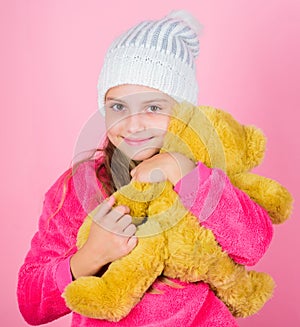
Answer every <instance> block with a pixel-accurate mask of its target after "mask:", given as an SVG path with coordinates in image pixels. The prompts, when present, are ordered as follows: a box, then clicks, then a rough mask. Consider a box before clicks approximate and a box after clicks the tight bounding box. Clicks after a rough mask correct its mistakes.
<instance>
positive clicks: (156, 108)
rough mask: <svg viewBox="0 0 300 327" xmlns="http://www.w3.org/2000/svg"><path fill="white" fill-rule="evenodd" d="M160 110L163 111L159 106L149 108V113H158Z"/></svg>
mask: <svg viewBox="0 0 300 327" xmlns="http://www.w3.org/2000/svg"><path fill="white" fill-rule="evenodd" d="M160 110H161V108H160V107H158V106H149V107H148V108H147V111H148V112H158V111H160Z"/></svg>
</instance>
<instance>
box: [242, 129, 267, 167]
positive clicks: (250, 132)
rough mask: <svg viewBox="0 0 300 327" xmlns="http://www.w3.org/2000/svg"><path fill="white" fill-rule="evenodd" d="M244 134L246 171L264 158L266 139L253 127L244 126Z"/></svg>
mask: <svg viewBox="0 0 300 327" xmlns="http://www.w3.org/2000/svg"><path fill="white" fill-rule="evenodd" d="M245 132H246V142H247V154H246V158H245V159H246V162H245V164H246V166H247V167H248V169H252V168H254V167H256V166H258V165H259V164H260V163H261V162H262V160H263V158H264V154H265V149H266V137H265V135H264V134H263V132H262V131H261V130H260V129H258V128H257V127H254V126H245Z"/></svg>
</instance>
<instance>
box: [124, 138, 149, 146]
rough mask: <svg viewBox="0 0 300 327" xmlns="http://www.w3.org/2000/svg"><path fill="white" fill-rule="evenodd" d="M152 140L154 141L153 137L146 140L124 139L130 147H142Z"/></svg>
mask: <svg viewBox="0 0 300 327" xmlns="http://www.w3.org/2000/svg"><path fill="white" fill-rule="evenodd" d="M152 139H153V137H148V138H144V139H130V138H126V137H124V138H123V140H124V142H125V143H126V144H128V145H130V146H141V145H144V144H146V143H147V142H149V141H150V140H152Z"/></svg>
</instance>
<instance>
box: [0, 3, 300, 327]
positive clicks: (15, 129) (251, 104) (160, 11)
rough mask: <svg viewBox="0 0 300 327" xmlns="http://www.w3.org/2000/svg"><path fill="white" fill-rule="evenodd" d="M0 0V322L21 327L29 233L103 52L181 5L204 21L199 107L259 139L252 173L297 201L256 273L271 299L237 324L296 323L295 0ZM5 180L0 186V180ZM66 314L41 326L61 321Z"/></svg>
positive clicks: (89, 97)
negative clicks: (21, 276) (255, 132)
mask: <svg viewBox="0 0 300 327" xmlns="http://www.w3.org/2000/svg"><path fill="white" fill-rule="evenodd" d="M103 3H104V2H102V1H100V0H98V1H97V0H88V1H75V0H62V1H61V0H35V1H34V0H26V1H23V0H19V1H17V0H14V1H13V0H10V1H1V5H0V6H1V7H0V15H1V17H0V33H1V52H0V53H1V60H0V72H1V74H0V83H1V93H2V94H1V98H0V102H1V116H2V117H1V125H2V126H1V148H2V167H1V181H2V183H1V185H2V191H1V195H2V199H1V202H2V204H1V209H2V220H1V230H2V231H3V233H2V236H1V244H0V249H1V250H0V251H1V261H2V262H1V293H2V296H1V297H2V300H1V306H0V317H1V318H0V319H1V326H14V327H21V326H27V324H26V323H25V322H24V321H23V320H22V317H21V316H20V314H19V311H18V307H17V302H16V295H15V293H16V280H17V271H18V268H19V266H20V265H21V263H22V261H23V259H24V256H25V253H26V252H27V250H28V249H29V246H30V239H31V237H32V236H33V233H34V232H35V230H36V228H37V222H38V218H39V214H40V212H41V209H42V202H43V197H44V193H45V192H46V191H47V189H48V188H49V187H50V186H51V185H52V183H53V182H54V181H55V180H56V178H58V176H59V175H60V174H61V173H62V172H63V171H64V170H65V169H67V168H68V166H69V164H70V162H71V159H72V156H73V149H74V146H75V143H76V139H77V137H78V135H79V134H80V130H81V128H82V127H83V126H84V124H85V123H86V122H87V120H88V118H89V117H90V116H91V115H92V114H93V113H94V112H95V111H96V110H97V103H96V96H97V94H96V83H97V77H98V73H99V71H100V67H101V64H102V62H103V56H104V52H105V49H106V48H107V46H108V45H109V44H110V42H111V41H112V40H113V38H114V37H115V36H117V35H118V34H119V33H121V32H122V31H124V30H125V29H127V28H128V27H130V26H132V25H133V24H136V23H137V22H139V21H140V20H142V19H157V18H160V17H162V16H164V15H165V14H167V13H168V12H169V11H170V10H172V9H182V8H185V9H187V10H190V11H191V12H193V13H194V15H195V16H196V17H197V18H198V19H199V20H200V21H201V22H202V23H203V25H204V26H205V31H204V33H203V35H202V37H201V53H200V56H199V59H198V76H199V83H200V90H201V92H200V98H199V103H200V104H206V105H212V106H216V107H220V108H222V109H225V110H227V111H229V112H231V113H232V114H233V115H234V116H235V117H236V118H237V119H239V120H240V121H241V122H243V123H247V124H255V125H257V126H259V127H261V128H262V129H263V130H264V132H265V134H266V135H267V137H268V146H267V153H266V158H265V161H264V163H263V165H262V166H261V167H259V169H258V172H259V173H261V174H263V175H265V176H268V177H272V178H274V179H277V180H278V181H280V182H281V183H282V184H284V185H285V186H286V187H287V188H288V189H289V190H290V191H291V192H292V194H293V195H294V197H295V201H296V203H295V209H294V212H293V215H292V217H291V219H290V220H289V221H287V222H286V223H285V224H284V225H281V226H276V227H275V237H274V239H273V242H272V244H271V247H270V249H269V251H268V252H267V254H266V255H265V257H264V258H263V259H262V260H261V262H260V263H259V264H258V265H257V266H256V267H255V268H256V269H259V270H263V271H266V272H269V273H270V274H271V275H272V276H273V277H274V278H275V280H276V282H277V288H276V292H275V296H274V298H273V299H272V300H271V301H270V302H268V303H267V305H266V306H265V307H264V309H263V310H262V311H261V312H260V313H259V314H257V315H256V316H253V317H251V318H248V319H246V320H243V321H240V325H241V326H272V327H276V326H278V327H279V326H283V325H286V326H296V325H300V310H299V309H298V306H299V305H298V303H299V299H297V296H298V294H299V292H300V286H299V285H300V283H299V275H300V270H299V245H300V237H299V231H300V229H299V227H300V224H299V219H298V216H299V214H300V212H299V207H298V206H297V202H298V201H297V200H298V199H299V183H300V179H299V176H300V173H299V164H300V160H299V159H300V158H299V147H300V144H299V138H300V137H299V136H300V135H299V129H300V127H299V122H300V121H299V118H300V117H299V110H300V106H299V105H300V101H299V100H300V98H299V93H300V88H299V85H300V77H299V76H300V63H299V58H300V50H299V49H300V46H299V40H300V33H299V32H300V1H299V0H294V1H292V0H280V1H279V0H278V1H277V0H265V1H261V0H252V1H244V0H219V1H218V0H214V1H204V0H203V1H199V0H197V1H196V0H194V1H189V0H185V1H157V0H152V1H138V0H135V1H115V0H110V1H107V3H105V4H103ZM3 181H4V183H3ZM69 319H70V317H65V318H62V319H60V320H58V321H56V322H53V323H51V324H49V326H66V325H68V321H69Z"/></svg>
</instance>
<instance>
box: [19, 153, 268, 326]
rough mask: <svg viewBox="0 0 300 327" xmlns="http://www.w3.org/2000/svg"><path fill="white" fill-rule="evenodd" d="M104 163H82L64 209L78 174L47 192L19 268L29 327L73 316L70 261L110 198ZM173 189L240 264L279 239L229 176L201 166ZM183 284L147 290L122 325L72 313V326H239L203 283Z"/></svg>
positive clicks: (23, 308)
mask: <svg viewBox="0 0 300 327" xmlns="http://www.w3.org/2000/svg"><path fill="white" fill-rule="evenodd" d="M98 160H99V159H98ZM98 164H99V162H97V161H96V162H94V161H90V162H86V163H83V164H81V165H80V166H79V168H78V170H77V171H76V173H75V174H74V175H73V176H72V177H71V178H70V179H68V180H67V182H66V186H67V188H66V193H65V194H66V195H65V199H64V202H63V204H62V207H61V209H60V210H58V211H57V208H58V207H59V205H60V204H61V199H62V193H63V189H64V186H63V185H64V181H65V178H66V177H67V176H68V175H69V174H70V172H71V169H69V170H68V171H66V172H65V173H64V174H63V175H62V176H61V177H60V178H59V179H58V180H57V181H56V182H55V184H54V185H53V186H52V187H51V188H50V189H49V191H48V192H47V193H46V195H45V200H44V206H43V211H42V215H41V217H40V220H39V230H38V232H37V233H36V234H35V235H34V237H33V239H32V243H31V249H30V251H29V253H28V254H27V256H26V259H25V262H24V264H23V266H22V267H21V268H20V271H19V280H18V289H17V293H18V301H19V307H20V311H21V313H22V315H23V317H24V319H25V320H26V321H27V322H28V323H29V324H32V325H40V324H44V323H47V322H50V321H52V320H54V319H57V318H59V317H61V316H63V315H66V314H68V313H70V310H69V309H68V308H67V307H66V305H65V302H64V299H63V298H62V297H61V294H62V292H63V290H64V288H65V286H66V285H67V284H68V283H70V282H71V280H72V277H71V273H70V264H69V260H70V257H71V255H72V254H73V253H74V252H75V251H76V245H75V244H76V235H77V232H78V229H79V227H80V226H81V224H82V222H83V220H84V218H85V217H86V215H87V212H89V211H91V210H92V209H93V208H95V207H96V206H97V205H98V203H99V201H101V200H103V198H104V197H105V195H104V192H103V190H102V187H101V184H100V183H99V181H98V180H97V178H96V175H95V166H97V165H98ZM174 189H175V191H176V192H177V193H178V194H179V196H180V198H181V200H182V202H183V204H184V205H185V206H186V207H187V208H188V209H189V210H190V211H191V212H192V213H193V214H194V215H196V216H197V217H199V222H200V223H201V224H202V225H203V226H205V227H207V228H210V229H211V230H212V231H213V232H214V234H215V237H216V239H217V240H218V242H219V244H220V245H221V246H222V248H223V249H224V250H225V251H227V253H228V254H229V255H230V256H231V257H232V258H233V259H234V260H235V261H236V262H238V263H241V264H244V265H254V264H255V263H257V261H258V260H259V259H260V258H261V257H262V255H263V254H264V253H265V251H266V249H267V247H268V246H269V243H270V241H271V238H272V234H273V228H272V224H271V221H270V219H269V217H268V215H267V213H266V212H265V210H263V209H262V208H261V207H260V206H258V205H257V204H255V203H253V202H252V201H251V200H250V199H249V197H248V196H247V195H245V194H244V193H243V192H241V191H240V190H238V189H236V188H235V187H233V186H232V185H231V183H230V182H229V180H228V178H227V177H226V175H225V174H224V173H223V172H222V171H220V170H218V169H209V168H207V167H206V166H204V165H203V164H201V163H199V164H198V166H197V167H196V168H195V169H194V170H193V171H192V172H191V173H189V174H188V175H186V176H185V177H184V178H183V179H182V180H180V181H179V182H178V183H177V185H175V188H174ZM216 199H217V200H216ZM51 216H52V217H51ZM176 282H179V281H176ZM181 285H183V286H184V287H183V288H172V287H170V286H167V285H165V284H161V283H160V282H156V283H155V288H157V289H161V290H163V292H162V294H150V293H146V294H145V296H144V297H143V298H142V300H141V301H140V303H138V304H137V305H136V306H135V307H134V308H133V309H132V311H131V312H130V314H129V315H128V316H127V317H125V318H124V319H122V320H121V321H119V322H118V323H112V322H108V321H104V320H96V319H90V318H86V317H83V316H80V315H78V314H76V313H73V318H72V326H73V327H80V326H89V327H100V326H101V327H106V326H107V327H109V326H124V327H125V326H126V327H134V326H144V327H146V326H147V327H177V326H178V327H188V326H190V327H196V326H207V327H208V326H210V327H218V326H220V327H221V326H222V327H225V326H230V327H232V326H237V323H236V320H235V319H234V318H233V317H232V315H231V314H230V312H229V311H228V309H227V308H226V306H225V305H224V304H223V303H222V302H221V301H220V300H219V299H218V298H217V297H216V296H215V295H214V293H213V292H212V291H211V290H210V289H209V287H208V285H206V284H204V283H201V282H200V283H194V284H187V283H181Z"/></svg>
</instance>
